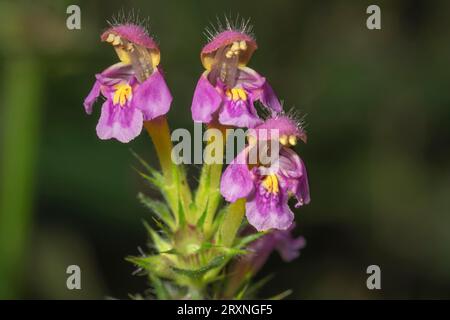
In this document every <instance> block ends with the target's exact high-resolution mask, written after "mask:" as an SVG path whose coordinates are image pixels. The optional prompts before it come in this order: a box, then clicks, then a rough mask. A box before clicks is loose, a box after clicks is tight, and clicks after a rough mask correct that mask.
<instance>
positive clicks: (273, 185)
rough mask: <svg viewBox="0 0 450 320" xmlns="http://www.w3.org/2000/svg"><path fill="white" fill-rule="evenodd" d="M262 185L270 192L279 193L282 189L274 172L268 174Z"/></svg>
mask: <svg viewBox="0 0 450 320" xmlns="http://www.w3.org/2000/svg"><path fill="white" fill-rule="evenodd" d="M262 185H263V187H264V188H265V189H266V190H267V191H268V192H271V193H275V194H277V193H278V192H279V191H280V188H279V184H278V178H277V176H276V175H275V174H274V173H272V174H270V175H268V176H266V177H265V178H264V180H263V181H262Z"/></svg>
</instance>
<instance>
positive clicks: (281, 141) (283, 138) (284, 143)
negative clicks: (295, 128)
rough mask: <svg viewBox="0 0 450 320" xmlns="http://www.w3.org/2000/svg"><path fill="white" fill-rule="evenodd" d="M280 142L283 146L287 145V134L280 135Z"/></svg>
mask: <svg viewBox="0 0 450 320" xmlns="http://www.w3.org/2000/svg"><path fill="white" fill-rule="evenodd" d="M280 143H281V144H282V145H283V146H285V145H287V144H288V137H287V135H285V134H283V135H282V136H281V137H280Z"/></svg>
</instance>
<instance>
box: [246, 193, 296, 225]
mask: <svg viewBox="0 0 450 320" xmlns="http://www.w3.org/2000/svg"><path fill="white" fill-rule="evenodd" d="M245 211H246V216H247V220H248V222H249V223H250V224H251V225H252V226H254V227H255V228H256V230H258V231H266V230H270V229H278V230H286V229H288V228H289V227H290V226H291V225H292V221H293V220H294V213H293V212H292V211H291V209H290V208H289V206H288V204H287V199H285V197H283V196H282V195H279V196H278V197H276V198H275V197H273V198H269V199H268V198H266V197H265V196H264V195H261V193H260V192H259V190H257V191H256V192H255V196H254V197H253V198H252V199H249V200H247V203H246V206H245Z"/></svg>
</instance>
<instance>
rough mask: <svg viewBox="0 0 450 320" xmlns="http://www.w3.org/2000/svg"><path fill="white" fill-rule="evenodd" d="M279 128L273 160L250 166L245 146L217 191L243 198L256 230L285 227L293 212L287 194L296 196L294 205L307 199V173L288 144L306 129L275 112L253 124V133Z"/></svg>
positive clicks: (226, 172)
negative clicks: (276, 114) (257, 123)
mask: <svg viewBox="0 0 450 320" xmlns="http://www.w3.org/2000/svg"><path fill="white" fill-rule="evenodd" d="M267 129H277V130H279V132H280V135H279V136H280V149H279V156H278V160H277V161H276V163H271V164H269V165H267V166H264V165H256V166H254V167H252V168H249V165H248V161H247V160H248V155H249V152H250V148H251V147H252V146H248V147H246V148H245V149H244V150H243V151H241V153H240V154H239V155H238V156H237V157H236V158H235V159H234V160H233V162H232V163H231V164H230V165H229V166H228V167H227V168H226V170H225V171H224V173H223V176H222V180H221V185H220V191H221V193H222V195H223V197H224V198H225V199H226V200H227V201H230V202H235V201H236V200H237V199H240V198H246V199H247V202H246V216H247V220H248V221H249V223H250V224H251V225H252V226H254V227H255V228H256V229H257V230H258V231H265V230H269V229H278V230H287V229H288V228H289V227H290V226H291V225H292V223H293V220H294V214H293V212H292V211H291V209H290V208H289V205H288V200H289V198H290V196H295V197H296V198H297V204H296V207H299V206H302V205H304V204H308V203H309V202H310V195H309V185H308V175H307V172H306V167H305V164H304V163H303V161H302V160H301V159H300V157H299V156H298V155H297V154H296V153H295V152H294V151H293V150H292V149H291V148H290V147H291V146H293V145H295V144H296V143H297V138H300V139H302V140H305V141H306V134H305V132H304V131H303V130H302V129H301V128H300V127H298V126H297V124H296V123H295V122H294V121H293V120H292V119H290V118H288V117H285V116H276V117H273V118H271V119H269V120H267V121H266V122H265V123H263V124H262V125H260V126H258V127H256V128H255V129H254V130H253V132H254V135H253V137H254V138H256V139H260V137H261V139H262V135H260V134H259V133H260V132H261V131H262V130H267Z"/></svg>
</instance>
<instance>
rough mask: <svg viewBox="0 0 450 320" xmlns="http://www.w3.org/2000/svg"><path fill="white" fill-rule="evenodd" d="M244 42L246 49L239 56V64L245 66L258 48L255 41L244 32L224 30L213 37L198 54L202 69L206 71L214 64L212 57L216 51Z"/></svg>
mask: <svg viewBox="0 0 450 320" xmlns="http://www.w3.org/2000/svg"><path fill="white" fill-rule="evenodd" d="M241 41H245V43H246V49H245V50H243V51H242V52H241V54H240V55H239V63H240V64H241V65H246V64H247V63H248V62H249V61H250V58H251V57H252V55H253V52H255V50H256V49H257V48H258V45H257V44H256V41H255V39H254V38H253V37H252V36H250V35H249V34H247V33H245V32H241V31H238V30H225V31H222V32H220V33H218V34H217V35H215V36H214V37H213V38H212V39H211V41H210V42H208V43H207V44H206V45H205V46H204V47H203V49H202V51H201V53H200V59H201V61H202V64H203V67H204V68H205V69H207V70H209V69H211V66H212V64H213V63H214V56H215V53H216V51H217V50H218V49H220V48H222V47H225V46H228V45H232V44H233V43H234V42H241Z"/></svg>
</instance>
